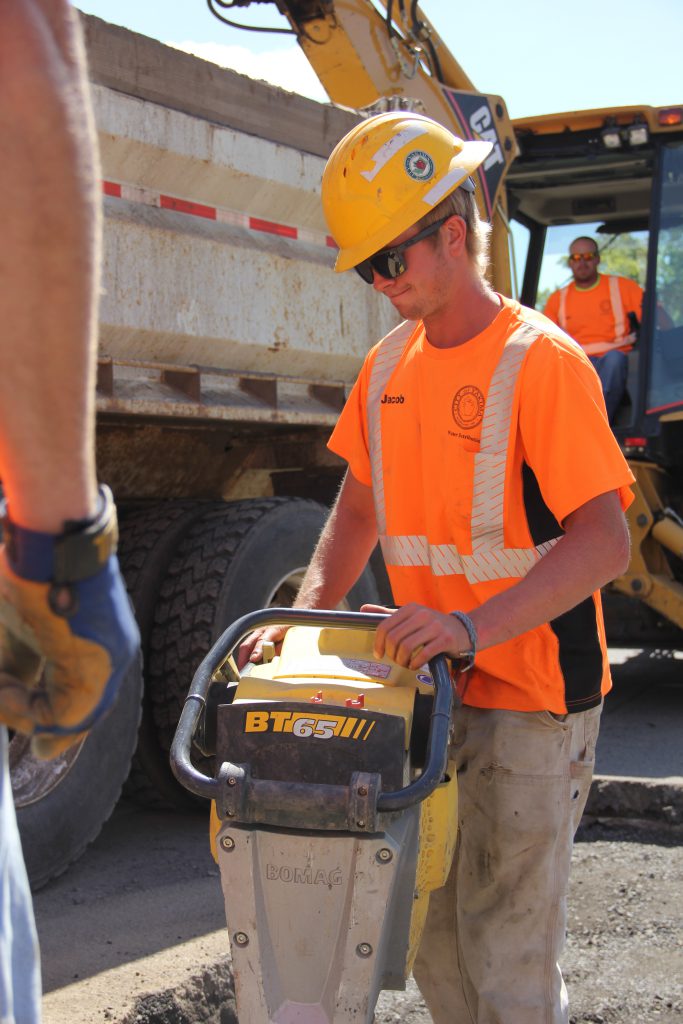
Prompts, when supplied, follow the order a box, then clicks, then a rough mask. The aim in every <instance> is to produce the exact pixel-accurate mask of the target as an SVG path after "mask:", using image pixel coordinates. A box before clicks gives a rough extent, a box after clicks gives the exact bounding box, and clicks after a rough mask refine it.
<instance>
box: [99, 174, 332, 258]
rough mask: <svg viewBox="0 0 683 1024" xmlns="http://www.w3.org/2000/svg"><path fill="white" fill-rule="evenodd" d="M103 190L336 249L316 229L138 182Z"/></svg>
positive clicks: (111, 184)
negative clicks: (155, 188) (282, 221)
mask: <svg viewBox="0 0 683 1024" xmlns="http://www.w3.org/2000/svg"><path fill="white" fill-rule="evenodd" d="M102 191H103V192H104V194H105V195H107V196H115V197H116V198H118V199H126V200H128V201H129V202H132V203H144V204H145V205H147V206H157V207H161V208H162V209H166V210H174V211H175V212H176V213H185V214H188V215H190V216H193V217H205V218H206V219H207V220H215V221H221V222H223V223H226V224H236V225H239V226H240V227H245V228H249V229H250V230H251V231H264V232H267V233H268V234H271V235H279V236H280V237H282V238H292V239H295V240H298V241H301V242H308V243H310V244H311V245H325V246H328V247H329V248H331V249H336V248H337V243H336V242H335V240H334V239H333V238H332V236H331V235H324V234H322V232H319V231H310V230H308V229H307V228H301V229H300V228H295V227H292V225H291V224H278V223H277V221H273V220H265V219H264V218H262V217H252V216H250V215H249V214H248V213H241V212H240V211H239V210H228V209H223V208H221V207H219V206H218V207H217V206H206V205H204V203H195V202H193V201H192V200H190V199H180V198H178V197H177V196H167V195H161V194H160V193H159V192H156V191H153V190H152V189H148V188H141V187H140V186H137V185H125V184H124V185H122V184H119V183H118V182H114V181H103V182H102Z"/></svg>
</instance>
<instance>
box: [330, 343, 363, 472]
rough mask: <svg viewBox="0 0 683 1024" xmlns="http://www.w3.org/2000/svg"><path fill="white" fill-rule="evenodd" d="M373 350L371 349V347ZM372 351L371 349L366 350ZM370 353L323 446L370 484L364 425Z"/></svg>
mask: <svg viewBox="0 0 683 1024" xmlns="http://www.w3.org/2000/svg"><path fill="white" fill-rule="evenodd" d="M373 351H374V350H373ZM370 355H372V352H371V353H370ZM370 355H369V356H368V357H367V358H366V360H365V363H364V364H363V368H362V370H361V372H360V374H359V376H358V379H357V380H356V383H355V384H354V385H353V388H352V389H351V394H350V395H349V397H348V398H347V400H346V404H345V405H344V408H343V409H342V411H341V413H340V415H339V419H338V420H337V424H336V426H335V428H334V430H333V431H332V435H331V437H330V439H329V441H328V442H327V447H328V448H329V449H330V451H332V452H334V453H335V455H339V456H340V457H341V458H342V459H344V460H345V461H346V462H347V463H348V465H349V469H350V470H351V472H352V473H353V475H354V476H355V478H356V480H359V481H360V482H361V483H362V484H365V485H366V486H368V487H371V486H372V472H371V469H370V448H369V444H368V428H367V390H368V389H367V385H368V375H369V370H368V366H369V362H370Z"/></svg>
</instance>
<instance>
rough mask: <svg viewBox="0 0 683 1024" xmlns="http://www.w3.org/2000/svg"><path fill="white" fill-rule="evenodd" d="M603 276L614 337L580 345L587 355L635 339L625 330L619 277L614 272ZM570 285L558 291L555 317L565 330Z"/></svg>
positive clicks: (604, 350)
mask: <svg viewBox="0 0 683 1024" xmlns="http://www.w3.org/2000/svg"><path fill="white" fill-rule="evenodd" d="M605 276H606V277H607V282H608V284H609V300H610V305H611V306H612V316H613V318H614V338H613V340H612V341H592V342H589V343H588V344H587V345H582V346H581V347H582V348H583V350H584V352H585V353H586V354H587V355H589V356H599V355H604V353H605V352H609V351H610V349H612V348H613V347H614V346H615V345H616V346H619V345H630V344H633V342H634V340H635V339H634V337H633V335H632V334H629V333H627V331H626V317H625V315H624V302H623V299H622V297H621V288H620V287H619V278H618V277H615V276H614V274H606V275H605ZM570 287H571V286H570V285H568V284H567V285H565V286H564V288H562V289H561V291H560V305H559V309H558V311H557V319H558V321H559V325H560V327H561V328H562V330H563V331H566V330H567V295H568V293H569V288H570Z"/></svg>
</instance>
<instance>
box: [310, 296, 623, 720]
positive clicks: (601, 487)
mask: <svg viewBox="0 0 683 1024" xmlns="http://www.w3.org/2000/svg"><path fill="white" fill-rule="evenodd" d="M525 322H526V323H528V324H530V325H531V327H532V328H533V334H532V337H533V343H532V344H531V346H530V348H529V349H528V351H527V352H526V355H525V357H524V361H523V363H522V366H521V369H520V371H519V375H518V378H517V383H516V387H515V390H514V397H513V401H512V411H511V414H510V424H511V427H510V435H509V443H508V458H507V469H506V472H505V487H504V490H505V494H504V531H505V545H506V547H508V546H509V547H510V548H524V547H527V548H528V547H529V546H531V547H533V546H534V545H536V544H538V543H542V542H543V541H547V540H550V539H551V538H554V537H557V536H558V535H560V534H561V533H562V530H561V527H560V525H559V524H561V523H562V522H563V521H564V520H565V519H566V517H567V516H568V515H569V514H570V513H571V512H573V511H575V510H576V509H578V508H579V507H580V506H581V505H583V504H585V503H586V502H587V501H590V500H591V499H592V498H595V497H597V496H598V495H600V494H604V493H605V492H607V491H613V490H618V491H619V494H620V498H621V503H622V507H624V508H626V507H627V506H628V504H630V502H631V500H632V494H631V491H630V486H629V485H630V484H631V483H632V481H633V476H632V474H631V472H630V470H629V468H628V465H627V464H626V461H625V460H624V457H623V455H622V454H621V451H620V449H619V447H618V445H617V443H616V441H615V439H614V436H613V434H612V431H611V430H610V428H609V425H608V422H607V417H606V413H605V406H604V400H603V396H602V390H601V387H600V382H599V380H598V378H597V375H596V373H595V371H594V370H593V368H592V366H591V365H590V363H589V361H588V359H587V358H586V356H585V355H584V353H583V352H582V351H581V349H580V348H579V346H578V345H576V344H575V343H573V342H572V341H571V340H570V339H569V338H567V337H566V336H564V335H563V334H562V333H561V332H559V331H557V328H555V327H554V325H553V324H552V323H551V322H550V321H549V320H547V319H546V318H545V317H544V316H543V315H542V314H540V313H537V312H535V311H534V310H530V309H525V308H522V307H521V306H520V305H519V304H518V303H514V302H511V301H510V300H507V299H503V308H502V309H501V311H500V312H499V313H498V315H497V317H496V318H495V320H494V322H493V323H492V324H491V325H490V326H489V327H488V328H487V329H486V330H485V331H483V332H482V333H481V334H479V335H477V336H476V337H475V338H472V339H471V340H470V341H468V342H466V343H465V344H463V345H460V346H458V347H456V348H452V349H445V350H444V349H437V348H434V347H433V346H432V345H430V344H429V342H428V341H427V339H426V336H425V332H424V329H423V327H422V325H421V324H420V323H418V324H416V325H415V328H414V330H413V331H412V334H411V336H410V338H409V340H408V342H407V344H406V346H405V348H404V349H403V353H402V355H401V358H400V361H399V362H398V365H397V366H396V368H395V370H394V371H393V374H392V376H391V377H390V379H389V381H388V383H387V385H386V387H385V389H384V392H383V394H381V396H380V397H381V413H380V417H381V418H380V427H381V451H382V474H383V484H384V498H385V510H386V532H387V534H388V535H392V536H407V537H411V536H412V537H426V538H427V539H428V541H429V542H430V543H431V544H433V545H448V544H452V545H454V546H455V547H456V548H457V550H458V551H459V552H461V553H463V555H467V554H471V552H472V543H471V510H472V501H473V479H474V459H475V455H476V453H477V451H478V449H479V444H480V437H481V424H482V418H483V415H484V409H485V406H486V401H487V393H488V389H489V384H490V381H491V376H492V374H493V371H494V369H495V367H496V366H497V364H498V362H499V360H500V357H501V353H502V350H503V347H504V344H505V342H506V340H507V339H508V338H509V337H510V335H511V334H512V333H513V332H515V331H516V330H518V329H519V328H520V326H521V325H523V324H524V323H525ZM377 350H378V346H375V348H374V349H372V350H371V352H370V353H369V354H368V356H367V358H366V361H365V364H364V366H363V368H362V370H361V373H360V375H359V378H358V380H357V381H356V384H355V385H354V388H353V390H352V392H351V394H350V396H349V399H348V402H347V404H346V406H345V407H344V409H343V411H342V413H341V416H340V418H339V421H338V424H337V426H336V428H335V430H334V432H333V434H332V437H331V439H330V441H329V447H330V448H331V450H332V451H334V452H336V453H337V454H338V455H340V456H341V457H342V458H343V459H345V460H346V461H347V462H348V465H349V468H350V470H351V472H352V474H353V475H354V476H355V477H356V478H357V479H358V480H359V481H361V482H362V483H364V484H366V485H368V486H372V476H371V461H370V451H369V444H368V407H367V402H368V381H369V377H370V373H371V368H372V366H373V363H374V360H375V357H376V354H377ZM388 572H389V577H390V580H391V585H392V589H393V595H394V600H395V601H396V603H397V604H398V605H401V604H405V603H407V602H409V601H415V602H418V603H419V604H423V605H426V606H428V607H431V608H435V609H437V610H439V611H442V612H449V611H451V610H453V609H461V610H464V611H470V610H471V609H473V608H474V607H476V606H477V605H479V604H482V603H483V602H484V601H486V600H487V599H488V598H490V597H492V596H493V595H495V594H497V593H500V592H502V591H504V590H505V589H507V588H508V587H511V586H514V584H515V583H517V582H518V581H519V577H517V578H506V579H495V580H486V581H484V582H477V583H472V582H469V581H468V579H467V578H466V577H465V575H463V574H443V575H442V574H439V573H438V572H436V573H435V572H433V571H432V568H431V566H429V565H409V566H404V565H401V566H391V567H389V566H388ZM463 680H464V683H463V685H464V686H465V687H466V690H465V692H464V700H465V703H467V704H471V705H474V706H476V707H492V708H507V709H512V710H519V711H540V710H546V711H552V712H555V713H557V714H563V713H565V712H567V711H568V710H570V711H571V710H582V709H583V708H585V707H590V706H593V705H595V704H596V703H598V702H599V700H600V699H601V694H602V693H605V692H607V690H608V689H609V688H610V686H611V682H610V676H609V665H608V661H607V655H606V648H605V637H604V627H603V620H602V611H601V605H600V595H599V593H598V594H595V595H593V597H592V598H589V599H588V601H586V602H583V603H582V604H581V605H579V606H578V608H577V609H575V610H574V611H573V612H570V613H569V614H568V615H567V616H562V617H561V618H560V619H557V620H555V622H554V623H551V624H547V625H542V626H539V627H538V628H536V629H534V630H531V631H530V632H528V633H525V634H524V635H522V636H519V637H517V638H515V639H514V640H510V641H508V642H506V643H503V644H499V645H498V646H496V647H492V648H489V649H488V650H485V651H481V652H478V653H477V658H476V665H475V667H474V668H473V669H472V670H471V672H469V673H467V674H466V675H465V676H464V677H463Z"/></svg>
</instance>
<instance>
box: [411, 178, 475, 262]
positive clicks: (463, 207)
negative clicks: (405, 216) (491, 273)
mask: <svg viewBox="0 0 683 1024" xmlns="http://www.w3.org/2000/svg"><path fill="white" fill-rule="evenodd" d="M443 217H460V218H461V219H462V220H464V222H465V227H466V228H467V235H466V238H465V245H466V248H467V255H468V256H469V258H470V260H471V261H472V263H473V264H474V265H475V267H476V268H477V270H478V271H479V273H480V274H481V276H482V277H485V276H486V271H487V269H488V265H489V243H490V239H491V225H490V224H489V222H488V221H486V220H482V218H481V217H480V215H479V208H478V206H477V201H476V199H475V198H474V194H473V193H472V192H466V191H465V189H464V188H456V189H454V190H453V191H452V192H450V193H449V194H448V195H447V196H446V198H445V199H442V200H441V202H440V203H438V204H437V205H436V206H435V207H434V208H433V209H432V210H430V211H429V213H427V214H425V216H424V217H423V218H422V219H421V220H420V221H419V222H418V227H420V228H423V227H425V228H426V227H427V226H428V225H429V224H433V223H434V221H436V220H441V219H442V218H443Z"/></svg>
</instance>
